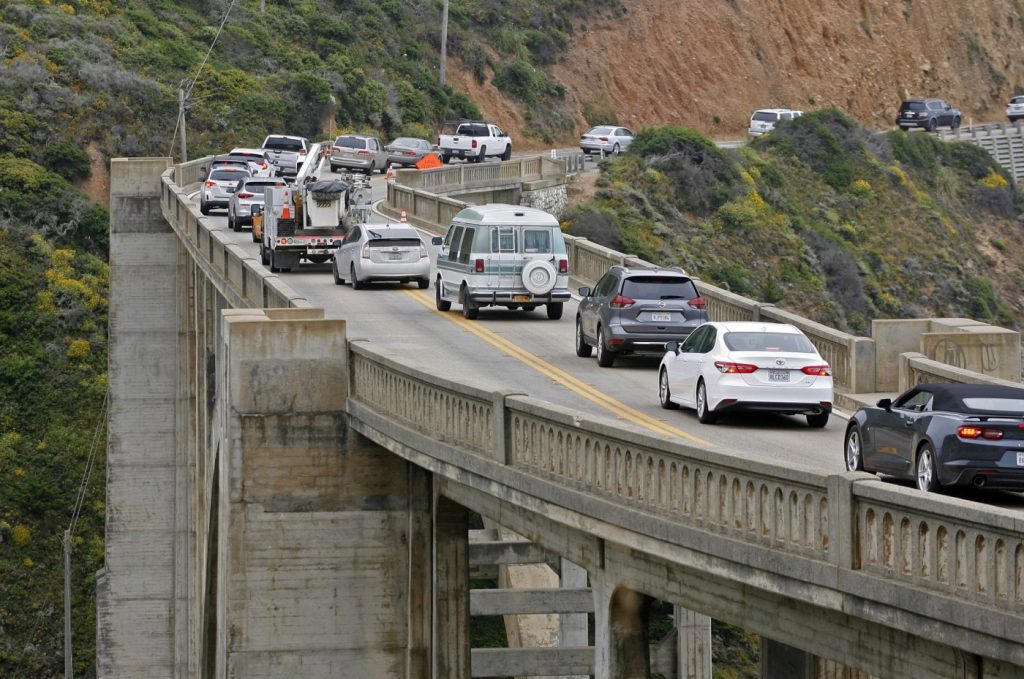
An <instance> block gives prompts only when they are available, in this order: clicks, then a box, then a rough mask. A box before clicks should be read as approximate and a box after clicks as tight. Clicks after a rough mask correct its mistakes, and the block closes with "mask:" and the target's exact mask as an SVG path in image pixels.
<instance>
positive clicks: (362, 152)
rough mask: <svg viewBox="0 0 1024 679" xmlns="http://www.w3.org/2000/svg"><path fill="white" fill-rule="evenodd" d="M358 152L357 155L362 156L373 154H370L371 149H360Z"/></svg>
mask: <svg viewBox="0 0 1024 679" xmlns="http://www.w3.org/2000/svg"><path fill="white" fill-rule="evenodd" d="M356 154H357V155H360V156H368V155H371V154H370V152H369V151H367V150H366V149H359V150H358V151H356Z"/></svg>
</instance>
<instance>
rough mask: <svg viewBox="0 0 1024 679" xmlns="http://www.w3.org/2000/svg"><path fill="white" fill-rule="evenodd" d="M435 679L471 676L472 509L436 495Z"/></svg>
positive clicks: (468, 677)
mask: <svg viewBox="0 0 1024 679" xmlns="http://www.w3.org/2000/svg"><path fill="white" fill-rule="evenodd" d="M433 517H434V678H435V679H470V661H469V658H470V654H469V512H468V511H467V510H466V508H465V507H463V506H461V505H458V504H456V503H454V502H452V501H451V500H449V499H447V498H444V497H440V496H435V497H434V511H433Z"/></svg>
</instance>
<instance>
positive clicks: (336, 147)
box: [331, 146, 341, 153]
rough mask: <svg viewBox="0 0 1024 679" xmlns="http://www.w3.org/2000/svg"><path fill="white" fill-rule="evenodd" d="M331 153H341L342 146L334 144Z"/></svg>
mask: <svg viewBox="0 0 1024 679" xmlns="http://www.w3.org/2000/svg"><path fill="white" fill-rule="evenodd" d="M331 153H341V147H340V146H332V147H331Z"/></svg>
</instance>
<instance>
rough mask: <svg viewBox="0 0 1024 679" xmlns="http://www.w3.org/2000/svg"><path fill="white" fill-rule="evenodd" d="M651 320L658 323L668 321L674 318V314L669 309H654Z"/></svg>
mask: <svg viewBox="0 0 1024 679" xmlns="http://www.w3.org/2000/svg"><path fill="white" fill-rule="evenodd" d="M651 320H652V321H655V322H656V323H668V322H669V321H671V320H672V314H671V313H670V312H668V311H652V312H651Z"/></svg>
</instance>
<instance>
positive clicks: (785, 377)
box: [768, 370, 789, 382]
mask: <svg viewBox="0 0 1024 679" xmlns="http://www.w3.org/2000/svg"><path fill="white" fill-rule="evenodd" d="M768 381H769V382H789V371H788V370H769V371H768Z"/></svg>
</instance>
